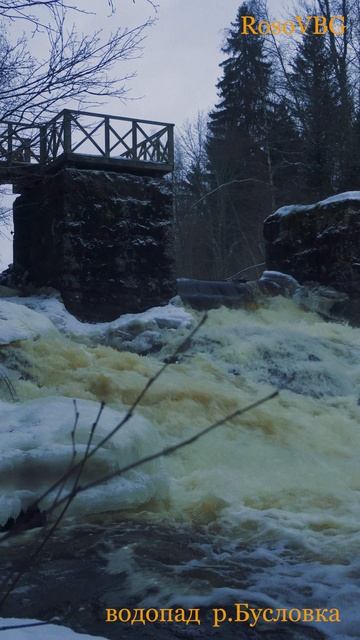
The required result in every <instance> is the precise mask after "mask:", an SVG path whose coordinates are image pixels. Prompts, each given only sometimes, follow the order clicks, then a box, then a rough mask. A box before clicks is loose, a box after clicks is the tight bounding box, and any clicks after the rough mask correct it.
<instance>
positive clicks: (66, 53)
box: [0, 0, 155, 123]
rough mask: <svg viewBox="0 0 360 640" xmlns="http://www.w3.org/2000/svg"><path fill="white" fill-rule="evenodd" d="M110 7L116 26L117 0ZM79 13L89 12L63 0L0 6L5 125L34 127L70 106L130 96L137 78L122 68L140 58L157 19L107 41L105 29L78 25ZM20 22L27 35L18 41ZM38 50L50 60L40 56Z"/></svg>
mask: <svg viewBox="0 0 360 640" xmlns="http://www.w3.org/2000/svg"><path fill="white" fill-rule="evenodd" d="M147 2H148V3H149V4H150V5H151V6H153V7H154V8H155V5H154V4H153V3H152V2H150V0H147ZM108 6H109V9H110V13H111V14H112V20H114V14H115V12H116V2H115V0H108ZM79 12H83V13H87V10H86V9H85V10H84V9H82V8H81V5H79V4H78V3H75V4H70V3H67V2H65V1H64V0H29V1H28V2H26V1H25V0H23V1H21V0H8V1H7V2H0V80H1V82H0V115H1V118H2V119H15V120H21V121H24V122H31V123H33V122H34V121H37V120H39V119H44V118H45V117H48V116H49V114H50V113H53V112H54V111H55V110H58V109H59V108H60V107H62V106H64V105H65V104H66V103H67V102H68V101H69V100H76V101H77V103H78V104H87V105H91V104H94V103H96V102H99V100H100V101H101V99H103V98H105V97H107V96H113V97H117V98H123V97H124V96H125V93H126V81H127V80H128V79H129V77H131V75H133V74H132V73H129V72H126V73H123V74H121V73H119V71H118V70H119V65H120V63H122V62H124V61H127V60H129V59H133V58H135V57H137V56H139V55H140V53H141V46H142V42H143V38H144V35H145V31H146V29H147V27H149V26H150V25H151V24H152V23H153V22H154V19H155V16H154V15H152V16H151V17H148V18H145V19H144V21H143V22H142V23H141V24H139V25H137V26H135V27H131V28H130V27H126V26H124V25H122V26H117V27H116V28H115V30H114V31H112V32H111V33H110V34H109V35H105V34H104V32H103V30H102V29H97V30H95V31H92V32H90V33H83V32H81V31H80V30H79V29H78V27H77V26H76V25H75V24H74V18H75V16H74V14H76V13H79ZM16 21H18V22H24V23H25V24H24V29H25V31H24V34H23V35H21V36H20V37H17V38H15V39H14V38H13V36H12V33H11V32H12V27H13V24H14V22H16ZM30 40H31V41H32V42H31V43H30ZM39 48H40V50H42V51H44V52H45V54H39V55H37V54H35V53H34V51H35V50H36V49H39Z"/></svg>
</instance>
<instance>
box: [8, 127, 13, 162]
mask: <svg viewBox="0 0 360 640" xmlns="http://www.w3.org/2000/svg"><path fill="white" fill-rule="evenodd" d="M12 152H13V125H12V124H11V123H10V122H9V124H8V130H7V161H8V162H11V161H12Z"/></svg>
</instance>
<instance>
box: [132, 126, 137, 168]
mask: <svg viewBox="0 0 360 640" xmlns="http://www.w3.org/2000/svg"><path fill="white" fill-rule="evenodd" d="M132 156H133V160H137V122H136V120H133V121H132Z"/></svg>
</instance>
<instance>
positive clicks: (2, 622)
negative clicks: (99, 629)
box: [0, 618, 106, 640]
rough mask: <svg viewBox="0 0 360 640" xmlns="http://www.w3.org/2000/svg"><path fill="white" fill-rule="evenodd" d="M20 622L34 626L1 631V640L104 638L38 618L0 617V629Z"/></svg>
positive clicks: (82, 639)
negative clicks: (43, 621) (44, 621)
mask: <svg viewBox="0 0 360 640" xmlns="http://www.w3.org/2000/svg"><path fill="white" fill-rule="evenodd" d="M39 623H40V624H39ZM22 624H32V625H36V626H33V627H25V628H22V629H9V630H7V631H1V640H39V638H44V639H45V638H46V640H76V639H77V640H106V638H104V637H103V636H101V637H100V636H89V635H88V634H84V633H75V631H72V630H71V629H69V628H68V627H60V626H59V625H57V624H46V625H44V624H42V623H41V622H40V621H39V620H29V619H27V618H0V630H1V628H2V627H16V626H17V625H22Z"/></svg>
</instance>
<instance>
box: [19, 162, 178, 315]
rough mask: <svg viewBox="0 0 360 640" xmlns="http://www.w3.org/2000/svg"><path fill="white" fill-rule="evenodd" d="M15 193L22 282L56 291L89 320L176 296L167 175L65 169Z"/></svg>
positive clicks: (27, 181) (21, 184)
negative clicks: (152, 175) (154, 175)
mask: <svg viewBox="0 0 360 640" xmlns="http://www.w3.org/2000/svg"><path fill="white" fill-rule="evenodd" d="M15 189H16V190H17V191H18V192H20V194H21V195H20V196H19V197H18V198H17V199H16V201H15V203H14V270H15V277H16V278H17V279H18V280H22V281H24V282H26V283H31V284H33V285H35V286H36V287H42V286H51V287H55V288H56V289H58V290H59V291H60V292H61V294H62V297H63V299H64V302H65V305H66V307H67V308H68V310H69V311H70V312H71V313H73V314H74V315H76V316H77V317H78V318H80V319H82V320H87V321H107V320H112V319H114V318H116V317H118V316H119V315H120V314H123V313H133V312H140V311H143V310H145V309H147V308H149V307H151V306H155V305H159V304H162V303H164V302H166V301H167V300H168V299H169V298H170V297H171V296H172V295H173V294H174V292H175V281H174V277H173V270H172V258H171V253H172V251H171V226H172V196H171V189H170V185H169V183H167V182H166V180H164V178H163V177H149V176H144V175H142V176H141V175H133V174H130V173H118V172H115V171H107V170H89V169H86V170H84V169H83V170H82V169H77V168H71V167H63V168H61V169H60V170H58V171H57V172H56V173H53V174H51V173H49V174H46V175H45V176H44V175H43V176H42V177H41V178H37V177H34V178H33V179H29V177H27V178H26V179H25V178H24V179H22V180H19V181H18V183H17V185H16V186H15Z"/></svg>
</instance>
